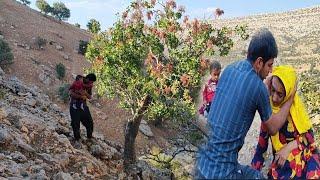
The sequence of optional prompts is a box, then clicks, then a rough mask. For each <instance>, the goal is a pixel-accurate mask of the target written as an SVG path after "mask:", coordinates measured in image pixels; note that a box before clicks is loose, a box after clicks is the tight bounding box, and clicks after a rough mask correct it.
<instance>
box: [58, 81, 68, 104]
mask: <svg viewBox="0 0 320 180" xmlns="http://www.w3.org/2000/svg"><path fill="white" fill-rule="evenodd" d="M69 88H70V84H63V85H62V86H60V87H59V90H58V95H59V98H60V99H61V100H63V102H65V103H67V102H68V101H69Z"/></svg>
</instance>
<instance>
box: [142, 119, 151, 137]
mask: <svg viewBox="0 0 320 180" xmlns="http://www.w3.org/2000/svg"><path fill="white" fill-rule="evenodd" d="M139 130H140V132H142V134H144V135H146V136H148V137H153V136H154V135H153V133H152V131H151V128H150V127H149V126H148V123H147V122H146V121H145V120H142V121H141V123H140V126H139Z"/></svg>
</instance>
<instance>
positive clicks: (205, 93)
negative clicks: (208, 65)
mask: <svg viewBox="0 0 320 180" xmlns="http://www.w3.org/2000/svg"><path fill="white" fill-rule="evenodd" d="M207 95H208V85H205V86H204V89H203V92H202V99H203V104H207Z"/></svg>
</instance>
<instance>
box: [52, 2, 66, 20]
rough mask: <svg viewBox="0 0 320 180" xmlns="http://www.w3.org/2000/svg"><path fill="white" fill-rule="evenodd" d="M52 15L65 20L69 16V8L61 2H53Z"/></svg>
mask: <svg viewBox="0 0 320 180" xmlns="http://www.w3.org/2000/svg"><path fill="white" fill-rule="evenodd" d="M51 13H52V15H53V16H54V17H55V18H57V19H59V20H60V21H61V20H67V19H68V18H69V17H70V9H68V8H67V7H66V5H65V4H64V3H62V2H55V3H53V6H52V11H51Z"/></svg>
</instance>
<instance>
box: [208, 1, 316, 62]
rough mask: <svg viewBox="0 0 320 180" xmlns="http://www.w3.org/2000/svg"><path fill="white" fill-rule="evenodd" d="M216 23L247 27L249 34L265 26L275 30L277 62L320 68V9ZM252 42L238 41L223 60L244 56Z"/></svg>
mask: <svg viewBox="0 0 320 180" xmlns="http://www.w3.org/2000/svg"><path fill="white" fill-rule="evenodd" d="M213 23H216V24H217V26H221V25H225V26H229V27H233V26H235V25H238V24H241V25H247V26H248V33H249V35H252V34H253V33H254V32H255V31H257V30H258V29H260V28H264V27H266V28H268V29H269V30H271V31H272V33H273V34H274V36H275V38H276V41H277V43H278V48H279V56H278V59H277V61H278V62H279V63H289V64H292V65H294V66H296V67H297V68H298V67H299V68H302V66H305V65H307V64H310V63H312V62H314V63H316V64H317V67H318V68H319V60H320V38H319V37H320V6H317V7H311V8H304V9H298V10H293V11H288V12H283V13H272V14H263V15H254V16H247V17H241V18H234V19H226V20H218V21H215V22H213ZM249 40H250V38H249ZM249 40H248V41H246V42H242V41H237V42H235V46H234V48H233V49H232V51H231V52H230V54H229V55H228V56H227V57H225V58H222V59H223V60H226V61H228V62H229V61H234V60H238V59H242V58H243V57H245V52H246V50H247V47H248V43H249ZM220 59H221V58H220ZM301 65H302V66H301Z"/></svg>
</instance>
